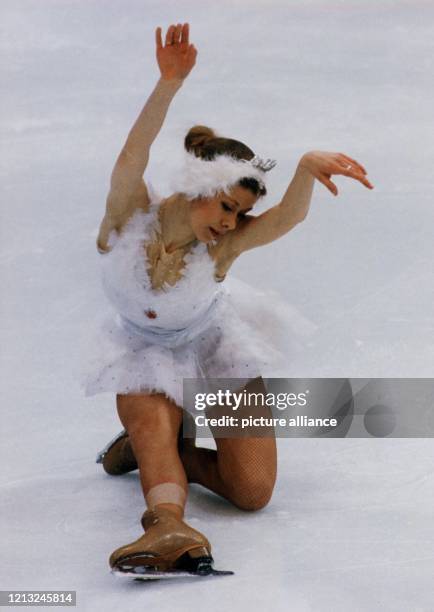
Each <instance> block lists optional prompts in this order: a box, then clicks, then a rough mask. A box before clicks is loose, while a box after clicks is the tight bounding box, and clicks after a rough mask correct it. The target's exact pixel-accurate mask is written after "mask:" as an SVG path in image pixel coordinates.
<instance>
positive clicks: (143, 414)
mask: <svg viewBox="0 0 434 612" xmlns="http://www.w3.org/2000/svg"><path fill="white" fill-rule="evenodd" d="M117 409H118V414H119V418H120V420H121V422H122V424H123V426H124V427H125V429H126V430H127V431H128V434H129V435H130V437H131V438H132V439H134V438H140V439H142V440H143V439H147V440H156V439H157V438H163V439H166V438H171V437H175V438H176V437H177V435H178V431H179V426H180V424H181V422H182V410H181V409H180V408H179V407H178V406H176V404H174V403H173V402H171V401H170V400H169V399H167V397H165V396H164V395H163V394H153V395H144V394H143V395H118V396H117Z"/></svg>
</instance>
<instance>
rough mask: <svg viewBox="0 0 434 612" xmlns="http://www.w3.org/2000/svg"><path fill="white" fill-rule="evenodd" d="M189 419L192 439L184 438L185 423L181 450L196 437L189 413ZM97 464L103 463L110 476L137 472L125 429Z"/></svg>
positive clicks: (97, 457)
mask: <svg viewBox="0 0 434 612" xmlns="http://www.w3.org/2000/svg"><path fill="white" fill-rule="evenodd" d="M184 418H185V419H187V424H186V427H187V428H188V431H189V433H190V435H191V433H192V434H193V437H192V438H184V429H183V428H184V423H183V424H182V425H181V427H180V430H179V435H178V449H179V450H181V449H182V448H183V445H184V444H193V445H194V440H195V437H196V426H195V423H194V419H193V417H192V416H190V415H189V414H188V413H186V414H185V415H184ZM96 463H102V466H103V468H104V470H105V471H106V472H107V474H110V476H121V475H122V474H127V473H128V472H132V471H133V470H137V468H138V465H137V461H136V458H135V456H134V452H133V449H132V447H131V444H130V439H129V436H128V433H127V431H126V430H125V429H123V430H122V431H121V432H119V433H118V435H117V436H115V437H114V438H113V439H112V440H110V442H108V443H107V445H106V446H105V447H104V448H103V449H102V450H101V451H100V452H99V453H98V454H97V456H96Z"/></svg>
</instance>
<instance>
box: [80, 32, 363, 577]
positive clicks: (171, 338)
mask: <svg viewBox="0 0 434 612" xmlns="http://www.w3.org/2000/svg"><path fill="white" fill-rule="evenodd" d="M156 55H157V61H158V66H159V69H160V72H161V77H160V79H159V80H158V82H157V85H156V87H155V89H154V91H153V92H152V94H151V95H150V97H149V99H148V100H147V102H146V104H145V106H144V108H143V110H142V111H141V113H140V114H139V116H138V118H137V120H136V122H135V123H134V125H133V127H132V129H131V131H130V133H129V135H128V138H127V140H126V143H125V145H124V147H123V149H122V151H121V152H120V155H119V157H118V159H117V161H116V164H115V166H114V169H113V172H112V175H111V184H110V191H109V194H108V198H107V206H106V213H105V216H104V218H103V220H102V223H101V227H100V231H99V235H98V240H97V247H98V251H99V252H100V253H101V254H102V256H101V264H102V274H103V285H104V288H105V291H106V293H107V296H108V298H109V301H110V302H111V304H112V305H113V306H114V307H115V309H116V311H117V314H116V316H115V317H113V318H109V319H107V320H106V321H105V323H104V325H103V328H104V335H103V336H102V337H101V342H100V344H101V345H102V353H103V354H102V355H101V357H100V360H99V363H98V365H97V368H96V370H95V372H93V373H91V374H89V376H88V380H87V383H86V393H87V395H92V394H95V393H100V392H105V391H111V392H114V393H116V394H117V410H118V414H119V418H120V420H121V422H122V424H123V426H124V428H125V429H124V431H123V432H122V433H121V434H120V435H119V436H118V437H117V438H116V439H115V440H114V441H112V442H111V443H109V445H108V446H107V447H106V449H105V450H104V452H102V453H101V457H100V459H101V461H102V462H103V465H104V468H105V469H106V471H107V472H108V473H110V474H123V473H126V472H128V471H130V470H133V469H136V468H137V467H138V469H139V473H140V481H141V486H142V489H143V494H144V497H145V500H146V505H147V510H146V511H145V513H144V514H143V516H142V526H143V528H144V530H145V533H144V535H142V536H141V537H139V538H138V539H137V540H136V541H134V542H132V543H130V544H127V545H124V546H121V547H120V548H117V549H116V550H115V551H114V552H113V553H112V555H111V557H110V560H109V563H110V566H111V567H112V568H115V569H117V570H122V569H124V570H125V569H128V568H129V569H131V568H132V567H136V568H137V567H139V568H140V567H146V568H149V567H150V568H151V569H152V568H153V569H154V570H169V571H170V570H173V569H174V568H175V567H178V566H179V560H180V559H185V558H186V555H187V556H188V557H189V559H191V560H194V559H201V560H205V561H208V562H211V560H212V557H211V545H210V543H209V541H208V539H207V538H206V537H205V535H203V534H202V533H200V532H199V531H197V530H195V529H193V528H191V527H190V526H189V525H188V524H187V523H186V522H185V521H184V520H183V517H184V507H185V503H186V498H187V492H188V482H193V483H199V484H201V485H203V486H204V487H207V488H208V489H210V490H211V491H213V492H215V493H217V494H219V495H221V496H223V497H224V498H226V499H227V500H229V501H230V502H232V503H233V504H234V505H235V506H237V507H238V508H241V509H243V510H258V509H260V508H263V507H264V506H265V505H266V504H267V503H268V501H269V499H270V497H271V494H272V491H273V487H274V483H275V479H276V442H275V438H274V437H265V438H217V439H216V446H217V450H210V449H206V448H198V447H196V446H195V443H194V440H187V439H185V438H183V437H182V435H181V434H180V431H181V430H182V428H181V423H182V419H183V406H182V403H183V399H182V381H183V379H184V378H204V379H205V378H236V379H243V380H246V381H251V380H255V379H257V377H261V376H264V375H265V376H267V375H268V376H271V377H273V376H276V372H277V371H278V370H277V369H276V368H278V363H279V359H281V358H282V352H281V350H280V349H279V346H278V345H277V341H276V334H274V336H273V334H272V333H271V331H270V330H271V328H272V325H273V324H274V325H276V326H277V328H278V333H277V336H279V333H280V332H281V325H282V324H283V323H282V312H281V309H280V311H279V309H278V307H277V302H275V301H274V298H273V301H272V303H270V299H269V297H268V298H267V297H266V298H265V299H264V295H263V294H261V293H260V292H258V291H255V289H253V288H252V287H250V286H249V285H247V284H245V283H243V282H242V281H232V285H231V284H230V280H231V279H230V278H229V277H228V278H227V279H226V280H225V276H226V274H227V272H228V270H229V269H230V267H231V265H232V264H233V262H234V261H235V260H236V259H237V258H238V257H239V256H240V255H241V254H242V253H244V252H245V251H248V250H250V249H253V248H257V247H261V246H264V245H266V244H268V243H271V242H273V241H274V240H277V239H278V238H281V237H282V236H284V235H285V234H287V233H288V232H289V231H290V230H291V229H293V228H294V227H295V226H296V225H297V224H298V223H300V222H301V221H303V219H304V218H305V217H306V214H307V212H308V209H309V205H310V200H311V195H312V191H313V185H314V180H315V178H316V179H317V180H318V181H320V182H321V183H322V184H323V185H325V186H326V187H327V189H329V191H331V193H332V194H334V195H337V193H338V190H337V187H336V185H335V184H334V183H333V182H332V180H331V176H332V175H344V176H346V177H349V178H352V179H355V180H357V181H360V182H361V183H362V184H363V185H365V186H366V187H367V188H370V189H371V188H372V185H371V184H370V182H369V181H368V179H367V176H366V170H365V169H364V168H363V166H361V165H360V164H359V163H358V162H357V161H355V160H354V159H352V158H351V157H348V155H344V154H342V153H328V152H323V151H310V152H308V153H306V154H305V155H303V156H302V158H301V159H300V162H299V164H298V166H297V169H296V172H295V175H294V177H293V179H292V180H291V182H290V184H289V186H288V188H287V190H286V192H285V194H284V195H283V197H282V199H281V201H280V202H279V203H278V204H277V205H275V206H273V207H271V208H269V209H268V210H267V211H266V212H264V213H262V214H259V215H257V216H255V215H252V214H249V213H250V212H251V211H252V210H254V207H255V204H256V202H257V201H258V200H259V198H261V197H263V196H264V195H265V194H266V186H265V175H266V173H267V172H268V171H269V170H270V169H271V168H272V167H273V166H274V161H271V160H267V161H264V160H262V159H261V158H259V157H257V156H256V155H255V154H254V153H253V151H252V150H251V149H250V148H249V147H247V146H246V145H245V144H243V143H242V142H239V141H237V140H233V139H231V138H223V137H220V136H217V135H216V134H215V133H214V132H213V130H212V129H210V128H208V127H204V126H194V127H192V128H191V129H190V130H189V132H188V133H187V135H186V137H185V148H186V150H187V153H186V166H185V169H184V171H183V174H182V176H181V179H180V180H179V181H178V184H177V185H176V188H175V192H174V193H173V195H171V196H170V197H168V198H165V199H159V198H157V197H156V196H155V194H153V193H152V191H151V189H150V187H149V182H148V184H147V183H146V182H144V180H143V174H144V172H145V169H146V167H147V164H148V159H149V154H150V149H151V145H152V143H153V142H154V140H155V138H156V137H157V135H158V133H159V131H160V129H161V126H162V124H163V121H164V118H165V116H166V113H167V110H168V108H169V105H170V103H171V101H172V99H173V97H174V96H175V94H176V92H177V91H178V90H179V89H180V88H181V87H182V85H183V83H184V81H185V79H186V77H187V76H188V74H189V73H190V71H191V70H192V68H193V66H194V65H195V62H196V57H197V50H196V48H195V47H194V45H192V44H190V42H189V24H188V23H185V24H177V25H171V26H170V27H169V28H168V30H167V33H166V36H165V43H164V45H163V41H162V32H161V28H157V30H156ZM261 295H262V297H261ZM279 312H280V314H279ZM279 317H280V318H279ZM283 318H284V317H283Z"/></svg>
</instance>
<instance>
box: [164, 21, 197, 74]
mask: <svg viewBox="0 0 434 612" xmlns="http://www.w3.org/2000/svg"><path fill="white" fill-rule="evenodd" d="M188 36H189V24H188V23H184V25H182V24H181V23H178V25H171V26H169V29H168V30H167V33H166V38H165V44H164V46H163V41H162V38H161V28H160V27H158V28H157V29H156V31H155V40H156V43H157V62H158V66H159V68H160V72H161V77H162V78H163V79H165V80H171V79H185V78H186V77H187V76H188V75H189V73H190V71H191V69H192V68H193V66H194V64H195V63H196V56H197V49H196V47H195V46H194V45H191V44H190V43H189V40H188Z"/></svg>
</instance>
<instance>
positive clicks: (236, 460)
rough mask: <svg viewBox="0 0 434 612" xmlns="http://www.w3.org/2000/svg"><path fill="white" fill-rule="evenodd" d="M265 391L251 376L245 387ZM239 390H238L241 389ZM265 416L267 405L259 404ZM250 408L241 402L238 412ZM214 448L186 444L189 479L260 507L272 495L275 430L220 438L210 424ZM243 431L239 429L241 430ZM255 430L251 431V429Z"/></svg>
mask: <svg viewBox="0 0 434 612" xmlns="http://www.w3.org/2000/svg"><path fill="white" fill-rule="evenodd" d="M244 389H245V390H246V391H249V392H254V393H261V392H262V393H264V392H266V388H265V386H264V381H263V380H262V379H261V378H260V377H259V378H256V379H253V380H252V381H250V382H249V383H248V385H247V386H246V387H245V388H244ZM244 389H240V390H239V391H243V390H244ZM258 409H259V410H260V412H261V413H262V412H263V415H264V416H272V415H271V414H270V410H269V408H268V407H267V406H259V407H258ZM250 410H251V409H250V407H249V406H245V407H243V406H242V405H241V406H240V407H239V408H238V412H237V415H238V416H239V417H241V416H243V412H244V411H245V412H246V414H245V415H244V416H248V415H249V413H250ZM211 429H212V431H213V434H214V437H215V440H216V445H217V451H213V450H209V449H205V448H195V447H191V446H187V447H186V448H185V450H184V452H183V455H182V458H183V463H184V466H185V469H186V472H187V475H188V478H189V480H190V482H196V483H199V484H201V485H203V486H205V487H207V488H208V489H210V490H211V491H214V492H215V493H218V494H219V495H222V496H223V497H225V498H226V499H228V500H230V501H231V502H233V503H234V504H235V505H236V506H238V507H239V508H242V509H243V510H258V509H260V508H263V507H264V506H265V505H266V504H267V503H268V501H269V500H270V498H271V495H272V493H273V489H274V484H275V482H276V473H277V451H276V440H275V436H274V429H273V428H269V430H268V431H267V436H268V437H260V438H256V437H253V436H252V437H238V438H236V437H234V438H219V437H218V436H216V433H218V429H217V430H215V428H213V427H211ZM241 433H242V432H241ZM252 433H254V432H252Z"/></svg>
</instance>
